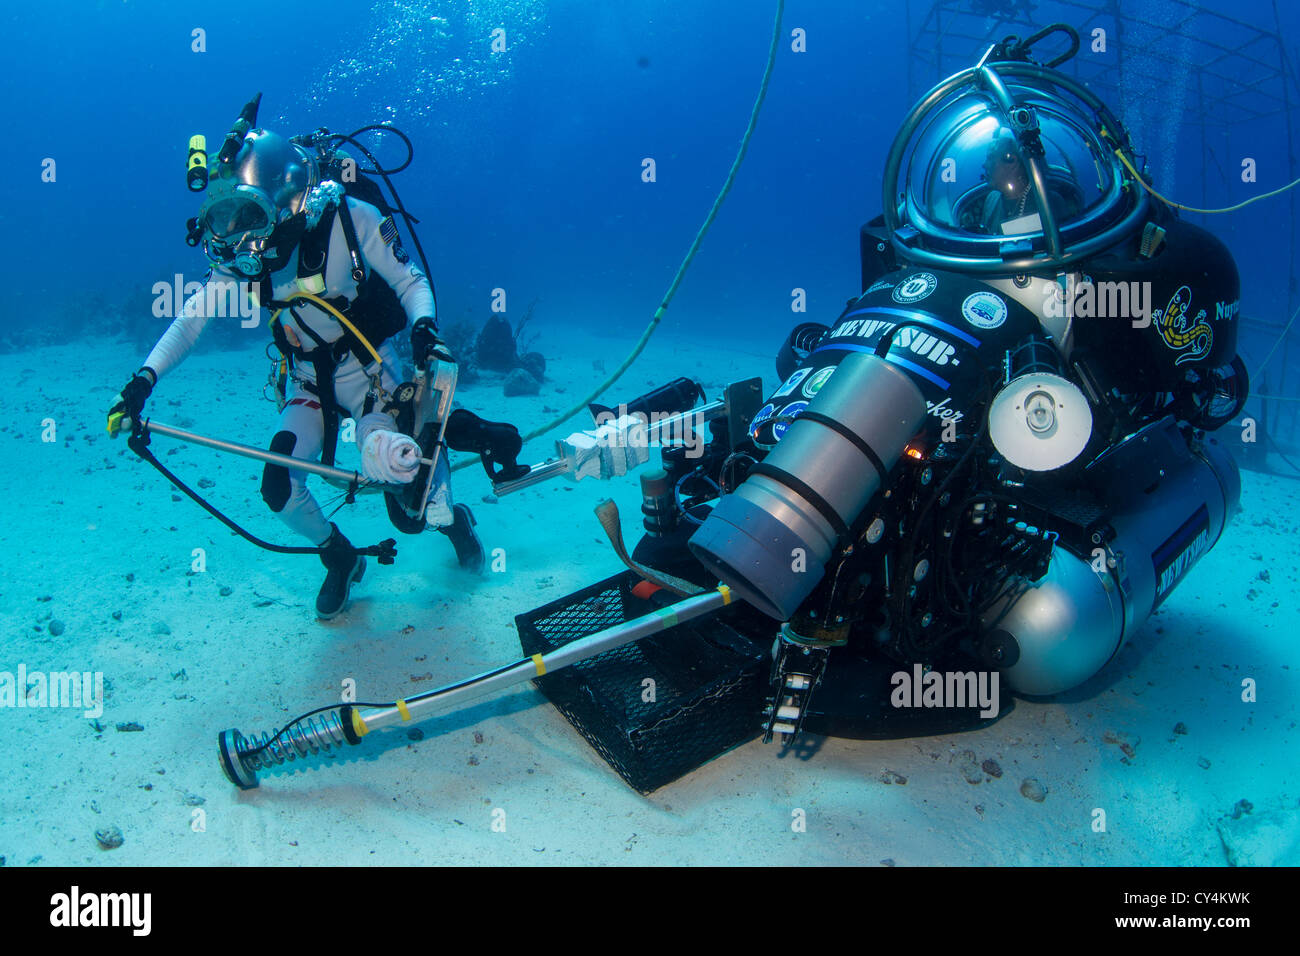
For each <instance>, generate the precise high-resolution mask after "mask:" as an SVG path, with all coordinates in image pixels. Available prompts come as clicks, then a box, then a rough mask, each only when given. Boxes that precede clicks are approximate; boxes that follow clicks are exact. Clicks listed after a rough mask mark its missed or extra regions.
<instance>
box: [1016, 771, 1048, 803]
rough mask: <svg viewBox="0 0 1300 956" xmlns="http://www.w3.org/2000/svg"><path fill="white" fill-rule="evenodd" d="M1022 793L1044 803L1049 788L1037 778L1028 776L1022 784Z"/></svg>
mask: <svg viewBox="0 0 1300 956" xmlns="http://www.w3.org/2000/svg"><path fill="white" fill-rule="evenodd" d="M1020 795H1021V796H1022V797H1024V798H1025V799H1026V800H1032V801H1034V803H1042V802H1043V801H1044V800H1046V799H1047V788H1046V787H1044V786H1043V785H1042V784H1041V783H1039V782H1038V781H1037V780H1036V779H1035V778H1033V777H1026V778H1025V779H1024V780H1023V781H1022V782H1021V784H1020Z"/></svg>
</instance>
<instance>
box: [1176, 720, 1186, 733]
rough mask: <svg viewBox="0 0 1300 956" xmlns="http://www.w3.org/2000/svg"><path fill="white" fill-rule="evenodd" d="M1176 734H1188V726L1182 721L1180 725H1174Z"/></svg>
mask: <svg viewBox="0 0 1300 956" xmlns="http://www.w3.org/2000/svg"><path fill="white" fill-rule="evenodd" d="M1174 733H1176V734H1185V733H1187V725H1186V724H1185V723H1183V722H1182V721H1181V720H1180V721H1179V722H1178V723H1176V724H1174Z"/></svg>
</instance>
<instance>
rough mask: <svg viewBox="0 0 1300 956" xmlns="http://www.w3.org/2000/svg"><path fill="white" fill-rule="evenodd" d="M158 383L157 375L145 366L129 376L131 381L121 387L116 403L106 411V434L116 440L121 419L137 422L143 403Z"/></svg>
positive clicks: (142, 410)
mask: <svg viewBox="0 0 1300 956" xmlns="http://www.w3.org/2000/svg"><path fill="white" fill-rule="evenodd" d="M157 382H158V373H156V372H155V371H154V370H153V369H151V368H150V367H149V366H147V365H146V366H145V367H144V368H142V369H140V371H138V372H136V373H135V375H133V376H131V381H129V382H127V383H126V384H125V385H123V386H122V391H120V392H119V393H118V395H117V402H116V404H114V405H113V407H112V408H110V409H109V410H108V434H109V435H110V436H111V437H113V438H116V437H117V433H118V432H119V431H121V423H122V419H123V418H129V419H130V420H131V421H133V422H134V421H139V419H140V415H141V414H142V413H143V412H144V403H145V402H146V401H147V400H148V398H149V396H150V395H151V394H152V393H153V387H154V385H155V384H157Z"/></svg>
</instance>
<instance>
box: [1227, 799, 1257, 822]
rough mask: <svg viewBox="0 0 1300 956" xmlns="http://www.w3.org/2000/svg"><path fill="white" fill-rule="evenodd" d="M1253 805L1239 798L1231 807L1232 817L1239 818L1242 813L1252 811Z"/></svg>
mask: <svg viewBox="0 0 1300 956" xmlns="http://www.w3.org/2000/svg"><path fill="white" fill-rule="evenodd" d="M1254 809H1255V805H1254V804H1253V803H1251V802H1250V801H1249V800H1246V799H1241V800H1238V801H1237V802H1236V804H1235V805H1234V806H1233V808H1232V819H1234V820H1240V819H1241V817H1242V815H1244V814H1247V813H1250V812H1252V811H1253V810H1254Z"/></svg>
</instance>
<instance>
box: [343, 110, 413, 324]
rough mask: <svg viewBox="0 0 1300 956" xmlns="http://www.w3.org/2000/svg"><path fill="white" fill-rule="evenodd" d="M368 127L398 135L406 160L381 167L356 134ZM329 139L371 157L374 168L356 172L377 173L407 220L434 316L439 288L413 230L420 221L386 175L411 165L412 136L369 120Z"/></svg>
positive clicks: (394, 127)
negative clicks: (366, 124)
mask: <svg viewBox="0 0 1300 956" xmlns="http://www.w3.org/2000/svg"><path fill="white" fill-rule="evenodd" d="M371 130H382V131H383V132H385V133H392V134H393V135H394V136H396V137H398V138H399V139H400V140H401V141H402V142H403V143H405V144H406V161H405V162H403V163H402V164H401V165H400V166H395V167H393V168H392V169H385V168H384V167H383V166H381V165H380V164H379V160H378V159H376V158H375V154H374V153H372V152H371V151H370V150H369V149H368V148H367V147H366V146H365V145H364V144H363V143H362V142H361V141H360V140H358V139H357V137H358V136H360V135H361V134H362V133H368V132H370V131H371ZM330 138H331V139H332V140H334V141H335V142H336V143H350V144H352V145H353V146H355V147H356V148H357V149H359V150H360V151H361V153H362V155H363V156H365V157H366V159H368V160H370V162H371V165H372V166H373V168H372V169H365V168H359V169H358V172H362V173H365V174H366V175H370V176H378V177H380V178H381V179H382V180H383V181H384V185H385V186H387V187H388V192H389V194H390V195H391V196H392V197H393V206H394V207H395V208H396V209H397V211H398V212H399V213H400V214H401V216H402V220H403V221H404V222H405V223H406V231H407V232H409V233H410V234H411V242H413V243H414V244H415V252H416V254H417V255H418V256H419V257H420V264H421V265H423V266H424V276H425V278H426V279H428V280H429V291H430V293H431V294H432V295H433V311H434V315H437V313H438V290H437V288H436V287H435V286H434V284H433V270H432V269H430V268H429V259H428V257H427V256H425V254H424V246H423V245H421V244H420V235H419V233H417V232H416V231H415V226H416V224H417V223H418V222H419V221H420V220H418V219H416V218H415V217H414V216H412V215H411V214H410V213H409V212H408V211H407V209H406V205H405V204H404V203H403V202H402V197H401V196H400V195H398V193H397V187H396V186H394V185H393V181H392V180H391V179H389V178H388V177H389V176H393V175H396V174H397V173H400V172H401V171H402V170H404V169H406V168H407V167H408V166H410V165H411V161H412V160H414V159H415V146H414V144H412V142H411V138H410V137H409V136H407V135H406V134H405V133H403V132H402V131H401V130H400V129H398V128H397V127H396V126H389V125H387V124H386V123H371V124H370V125H369V126H363V127H361V128H360V129H358V130H353V131H352V132H351V133H333V134H331V136H330Z"/></svg>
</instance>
